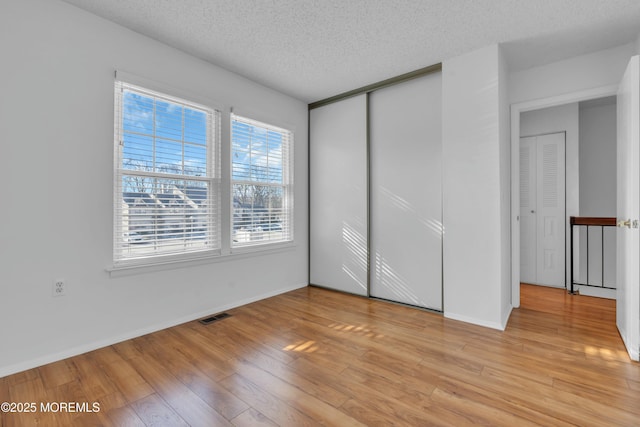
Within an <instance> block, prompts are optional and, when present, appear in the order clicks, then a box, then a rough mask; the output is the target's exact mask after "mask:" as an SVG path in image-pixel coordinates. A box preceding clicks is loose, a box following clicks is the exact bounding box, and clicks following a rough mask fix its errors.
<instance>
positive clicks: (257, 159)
mask: <svg viewBox="0 0 640 427" xmlns="http://www.w3.org/2000/svg"><path fill="white" fill-rule="evenodd" d="M292 150H293V134H292V132H290V131H288V130H286V129H282V128H279V127H275V126H271V125H268V124H266V123H261V122H258V121H255V120H251V119H248V118H245V117H240V116H237V115H234V114H232V115H231V156H232V160H231V175H232V176H231V181H232V182H231V185H232V204H233V206H232V244H231V246H232V247H241V246H256V245H264V244H270V243H276V242H289V241H291V240H293V188H292V183H293V177H292V158H293V152H292Z"/></svg>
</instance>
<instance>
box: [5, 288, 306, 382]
mask: <svg viewBox="0 0 640 427" xmlns="http://www.w3.org/2000/svg"><path fill="white" fill-rule="evenodd" d="M306 286H307V284H306V283H305V284H304V285H294V286H291V287H287V288H282V289H278V290H275V291H271V292H267V293H265V294H261V295H257V296H255V297H251V298H246V299H243V300H240V301H235V302H233V303H230V304H225V305H222V306H217V307H211V308H208V309H206V310H203V311H199V312H197V313H192V314H189V315H187V316H183V317H180V318H177V319H172V320H168V321H166V322H162V323H159V324H156V325H153V326H148V327H146V328H141V329H137V330H134V331H130V332H127V333H125V334H122V335H117V336H114V337H110V338H105V339H102V340H98V341H94V342H91V343H87V344H83V345H80V346H77V347H73V348H69V349H67V350H64V351H61V352H58V353H53V354H47V355H44V356H41V357H36V358H34V359H29V360H26V361H24V362H20V363H16V364H14V365H9V366H3V367H0V378H2V377H6V376H8V375H12V374H16V373H18V372H22V371H26V370H27V369H33V368H37V367H38V366H43V365H46V364H48V363H53V362H57V361H59V360H63V359H67V358H69V357H73V356H77V355H79V354H83V353H87V352H90V351H93V350H97V349H99V348H103V347H108V346H110V345H113V344H117V343H119V342H122V341H126V340H130V339H132V338H137V337H140V336H143V335H146V334H150V333H152V332H157V331H160V330H162V329H167V328H171V327H173V326H176V325H180V324H182V323H186V322H191V321H193V320H196V319H200V318H202V317H205V316H207V315H210V314H214V313H219V312H221V311H225V310H230V309H232V308H236V307H240V306H242V305H246V304H250V303H252V302H256V301H260V300H263V299H266V298H270V297H273V296H276V295H280V294H283V293H285V292H289V291H293V290H296V289H300V288H304V287H306Z"/></svg>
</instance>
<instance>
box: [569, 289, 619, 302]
mask: <svg viewBox="0 0 640 427" xmlns="http://www.w3.org/2000/svg"><path fill="white" fill-rule="evenodd" d="M574 289H575V290H577V291H578V292H579V293H580V295H586V296H589V297H598V298H608V299H616V290H615V289H604V288H595V287H593V286H577V287H575V286H574Z"/></svg>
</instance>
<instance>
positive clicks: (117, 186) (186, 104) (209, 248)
mask: <svg viewBox="0 0 640 427" xmlns="http://www.w3.org/2000/svg"><path fill="white" fill-rule="evenodd" d="M133 80H134V81H133V82H131V81H129V79H126V78H119V76H118V74H116V79H115V82H114V187H113V198H114V199H113V215H114V216H113V251H112V259H113V268H114V269H118V268H128V267H132V266H148V265H155V264H167V263H174V262H180V261H191V260H197V259H202V258H209V257H212V256H217V255H220V254H221V242H222V237H221V228H222V227H221V212H222V209H223V208H222V206H221V203H220V202H221V200H222V197H221V192H222V191H221V190H222V179H221V155H220V153H221V146H222V142H221V140H222V139H221V123H222V120H221V112H220V110H219V109H218V108H215V107H213V106H210V105H207V104H204V103H198V102H195V101H192V100H190V99H192V97H190V96H186V97H185V96H176V95H174V93H175V91H172V90H166V89H164V88H160V90H158V89H157V87H156V86H157V85H154V84H149V85H147V84H145V83H144V82H142V83H141V84H140V83H139V82H138V81H136V80H137V79H133ZM125 91H130V92H133V93H136V94H138V95H142V96H145V97H151V98H153V99H154V104H155V103H156V102H158V101H160V102H169V103H173V104H177V105H180V106H182V107H183V108H189V109H193V110H197V111H202V112H204V113H205V128H206V144H205V145H204V147H205V149H206V156H205V160H206V176H204V177H202V176H195V175H188V174H185V173H184V170H183V171H182V173H169V172H158V171H144V170H133V169H126V168H124V167H123V161H124V148H123V147H124V135H125V130H124V110H125V97H124V93H125ZM156 128H157V126H156V123H155V122H154V123H153V131H152V137H153V138H154V139H155V138H156V135H155V132H156ZM184 130H185V123H184V122H183V123H182V124H181V131H182V132H184ZM185 142H186V141H185V138H184V136H183V137H182V139H181V148H182V152H183V165H184V150H185ZM154 145H155V143H154ZM128 175H131V176H137V177H141V178H151V179H153V180H157V179H160V180H162V179H168V180H176V181H184V182H185V184H186V182H189V181H197V182H204V183H206V185H207V191H206V194H207V195H206V200H207V201H208V203H209V206H207V207H206V212H205V215H206V218H205V219H204V221H205V222H206V224H207V235H206V237H205V241H204V247H203V248H199V249H193V248H192V249H191V250H189V249H186V247H183V250H175V251H170V252H169V251H168V252H164V253H163V252H160V253H158V252H151V253H148V254H145V255H144V256H131V257H126V256H122V253H123V252H124V251H125V250H126V248H123V246H125V243H126V244H127V245H129V247H130V246H131V245H132V243H131V242H125V240H126V239H125V234H124V233H125V232H127V233H128V234H127V235H128V236H130V233H131V231H127V230H126V229H125V228H126V227H125V225H124V222H123V217H124V215H125V214H124V213H123V211H124V209H123V203H124V202H123V194H124V187H123V184H122V182H123V177H125V176H128ZM154 227H157V225H154ZM157 231H158V228H154V235H157ZM156 240H157V239H156ZM194 240H195V239H194ZM189 241H190V240H188V239H184V243H185V244H186V243H187V242H189Z"/></svg>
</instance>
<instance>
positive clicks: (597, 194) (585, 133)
mask: <svg viewBox="0 0 640 427" xmlns="http://www.w3.org/2000/svg"><path fill="white" fill-rule="evenodd" d="M580 215H581V216H616V104H615V101H614V102H613V103H611V104H608V105H597V106H592V107H586V108H584V107H582V104H581V108H580Z"/></svg>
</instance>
